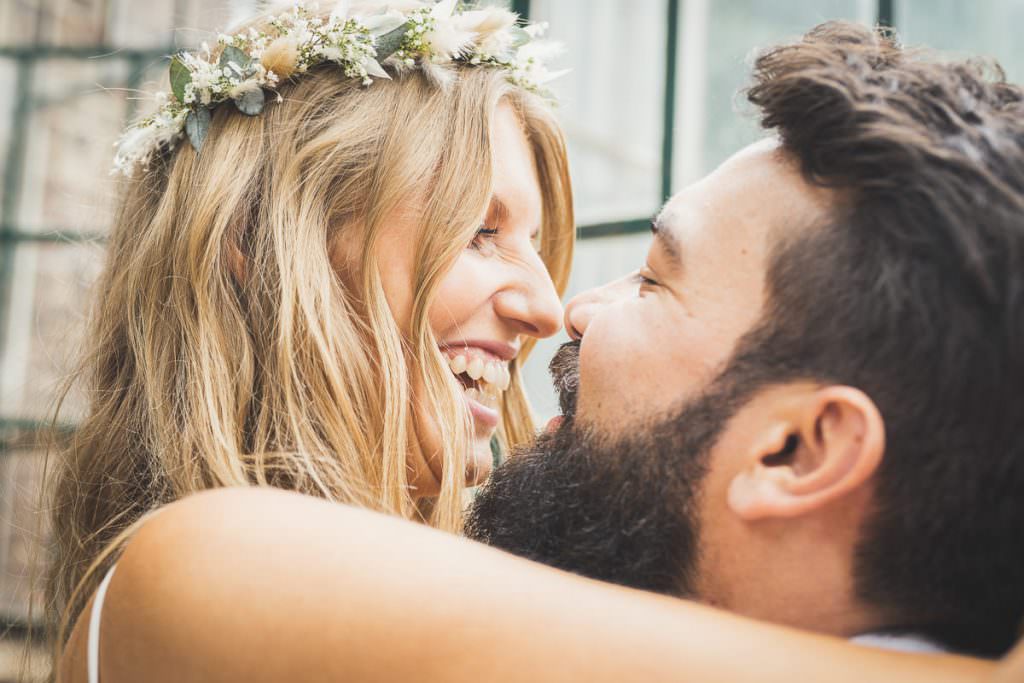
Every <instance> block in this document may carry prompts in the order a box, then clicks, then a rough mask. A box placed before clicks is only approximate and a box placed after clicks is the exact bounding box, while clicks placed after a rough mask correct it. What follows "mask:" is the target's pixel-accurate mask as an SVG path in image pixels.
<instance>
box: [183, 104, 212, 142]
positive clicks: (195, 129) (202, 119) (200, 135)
mask: <svg viewBox="0 0 1024 683" xmlns="http://www.w3.org/2000/svg"><path fill="white" fill-rule="evenodd" d="M209 130H210V110H209V109H207V108H206V107H199V109H196V110H194V111H190V112H189V113H188V116H186V117H185V132H186V133H188V139H189V142H191V143H192V147H193V148H194V149H195V150H196V152H199V150H200V149H201V148H202V146H203V140H205V139H206V133H207V131H209Z"/></svg>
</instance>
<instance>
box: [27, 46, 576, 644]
mask: <svg viewBox="0 0 1024 683" xmlns="http://www.w3.org/2000/svg"><path fill="white" fill-rule="evenodd" d="M439 69H440V67H436V66H431V65H426V66H424V67H423V68H414V69H402V70H399V71H396V70H394V69H392V71H393V76H394V80H392V81H382V80H378V81H376V82H375V83H374V84H373V86H372V87H369V88H363V87H361V86H360V85H359V83H358V82H356V81H353V80H351V79H347V78H345V77H344V76H343V75H342V74H341V72H340V70H338V69H336V68H332V67H331V66H322V67H318V68H316V69H313V70H311V71H310V72H309V73H307V74H304V75H303V76H302V77H301V78H299V79H297V80H296V81H295V82H293V83H289V84H287V85H285V86H283V87H282V88H281V89H280V92H281V94H282V95H283V96H284V101H283V102H281V103H279V104H277V103H275V104H270V105H268V107H267V110H266V111H265V112H264V113H263V114H262V115H260V116H256V117H251V118H250V117H246V116H242V115H240V114H238V113H237V112H235V111H233V110H232V108H231V107H219V108H218V109H216V110H215V111H214V113H213V122H212V126H211V129H210V134H209V137H208V138H207V139H206V141H205V143H204V146H203V150H202V153H201V154H196V153H195V152H194V151H193V150H192V149H191V147H190V146H189V145H188V144H187V143H183V144H179V145H178V146H177V149H176V150H174V151H171V152H168V153H164V154H163V156H162V157H160V158H158V159H157V160H156V161H155V162H152V163H151V165H150V168H149V170H148V171H147V172H146V173H145V174H144V175H143V176H142V177H139V178H136V179H134V180H132V181H126V186H125V188H124V197H123V201H122V203H121V205H120V209H119V212H118V213H117V216H116V222H115V225H114V228H113V231H112V234H111V238H110V242H109V249H108V261H107V264H106V268H105V270H104V272H103V273H102V275H101V277H100V279H99V281H98V283H97V285H96V287H97V294H98V296H97V299H96V304H95V309H94V311H93V313H92V316H91V326H90V329H89V333H88V334H87V340H88V341H87V343H88V348H87V349H85V360H84V362H83V364H82V369H81V371H80V378H79V379H80V380H81V381H82V382H83V383H84V385H85V386H86V387H87V390H88V396H89V407H88V412H87V415H86V416H85V419H84V421H82V422H81V424H80V425H79V427H78V428H77V429H76V431H75V432H74V434H73V436H72V438H71V443H70V445H69V446H68V447H67V448H66V449H64V450H63V451H62V453H61V457H60V458H59V459H58V461H57V462H56V470H55V472H54V473H53V476H52V478H51V479H50V482H51V485H50V487H49V501H50V505H51V510H52V513H51V525H52V530H53V534H54V541H55V549H54V550H55V561H54V563H53V565H52V568H51V570H50V571H49V573H48V576H47V590H46V593H47V609H48V615H47V616H48V619H47V621H48V623H49V624H51V627H52V628H54V629H55V630H54V632H52V633H51V636H53V643H54V657H55V658H56V657H59V656H60V649H61V648H62V646H63V643H64V642H65V639H66V635H67V632H68V626H69V625H70V624H71V623H73V621H74V620H75V619H76V618H77V616H78V615H79V614H80V612H81V610H82V609H83V607H84V605H85V604H86V603H87V601H88V599H89V596H91V594H92V593H93V591H94V590H95V588H96V586H97V585H98V583H99V580H100V578H101V575H102V570H104V569H105V568H106V567H107V566H109V564H110V562H111V561H112V559H113V557H115V556H116V555H117V554H118V552H119V550H120V548H121V546H122V545H123V543H124V541H125V540H127V538H128V537H129V536H130V534H131V533H132V532H133V531H134V530H135V529H136V528H137V527H138V526H139V525H140V524H141V523H142V521H144V520H145V519H146V518H147V517H148V516H149V515H151V514H153V513H154V511H157V510H159V509H160V508H161V506H163V505H165V504H167V503H169V502H172V501H174V500H177V499H179V498H182V497H183V496H187V495H189V494H190V493H193V492H196V491H200V490H203V489H209V488H214V487H225V486H276V487H281V488H286V489H289V490H294V491H299V492H302V493H306V494H309V495H314V496H318V497H321V498H325V499H328V500H332V501H338V502H344V503H349V504H354V505H359V506H363V507H367V508H371V509H374V510H379V511H383V512H387V513H391V514H395V515H399V516H401V517H405V518H411V519H423V520H425V521H428V522H430V523H431V524H433V525H435V526H437V527H439V528H442V529H447V530H449V531H458V530H459V529H460V527H461V510H462V493H463V490H464V487H465V468H466V464H465V463H466V451H467V449H468V442H469V433H468V427H469V424H470V422H469V419H470V418H469V416H468V415H467V411H466V408H465V405H464V401H463V400H462V398H461V391H460V389H459V388H458V387H457V386H456V382H455V381H454V380H453V377H452V374H451V372H450V371H449V369H448V366H447V363H446V361H445V359H444V358H443V357H442V355H441V353H440V350H439V348H438V343H437V340H436V339H435V338H434V336H433V334H432V332H431V330H430V326H429V324H428V318H427V313H428V310H429V308H430V305H431V302H432V301H433V299H434V295H435V292H436V291H437V288H438V285H439V283H440V281H441V280H442V278H443V277H444V275H445V274H446V272H447V271H448V269H449V268H450V267H451V265H452V264H453V262H454V260H455V259H456V258H457V256H458V254H459V253H460V252H461V251H462V250H463V249H464V248H465V245H467V244H468V243H469V242H470V240H471V239H472V237H473V235H474V234H475V232H476V230H477V228H478V226H479V224H480V222H481V220H482V219H483V216H484V215H485V213H486V210H487V206H488V204H489V201H490V194H491V189H492V179H491V175H492V170H491V148H490V129H491V125H492V121H493V117H494V113H495V110H496V108H497V106H498V104H499V103H500V102H507V103H509V104H511V105H512V107H513V109H514V110H515V112H516V113H517V114H518V117H519V119H520V121H521V124H522V126H523V129H524V131H525V133H526V137H527V139H528V141H529V143H530V145H531V147H532V151H533V154H534V157H535V163H536V169H537V172H538V178H539V181H540V189H541V194H542V199H543V222H542V226H541V246H540V250H541V256H542V258H543V259H544V261H545V263H546V265H547V267H548V270H549V273H550V275H551V277H552V279H553V280H554V282H555V285H556V288H557V289H558V291H559V293H560V294H561V293H562V292H563V291H564V288H565V285H566V280H567V277H568V270H569V264H570V261H571V257H572V245H573V215H572V202H571V188H570V181H569V176H568V169H567V160H566V154H565V147H564V142H563V138H562V135H561V132H560V129H559V127H558V125H557V123H556V122H555V120H554V118H553V116H552V113H551V112H550V110H549V108H548V107H547V105H546V103H544V102H542V101H541V100H539V99H538V98H537V97H536V96H534V95H532V94H530V93H528V92H525V91H523V90H522V89H520V88H517V87H515V86H512V85H510V84H508V83H507V82H506V81H505V79H504V76H503V75H502V74H501V73H500V72H498V71H496V70H492V69H488V68H481V67H467V66H460V67H451V68H448V69H446V70H445V71H443V72H442V71H439ZM423 190H426V192H423ZM417 193H422V194H423V196H424V197H426V199H425V205H424V206H423V210H422V215H421V220H420V230H421V234H420V235H419V239H418V240H417V247H416V254H415V264H416V265H415V268H414V273H413V274H412V287H413V291H414V300H413V306H412V313H411V319H410V320H409V321H396V320H395V319H394V317H393V316H392V314H391V311H390V309H389V307H388V305H387V301H386V299H385V296H384V290H383V288H382V285H381V277H380V274H379V272H378V268H377V259H378V258H381V255H380V254H378V253H377V250H376V243H377V238H378V236H379V234H380V232H381V230H382V228H383V227H384V222H385V218H386V217H387V216H389V214H391V212H392V211H393V210H394V209H395V208H396V207H397V206H399V204H400V203H402V202H403V201H405V200H407V199H408V198H409V197H410V195H413V194H417ZM336 240H345V241H346V244H347V245H355V246H356V248H355V249H353V250H352V253H354V254H356V255H357V258H356V261H357V263H355V264H354V267H353V269H352V272H351V273H345V275H344V276H341V275H339V273H338V272H337V271H336V270H335V268H334V267H332V263H331V261H330V258H329V253H330V248H331V245H333V244H335V243H336ZM239 256H240V257H241V258H238V257H239ZM384 257H385V258H386V256H384ZM233 261H234V262H235V263H237V262H241V263H242V264H243V267H241V268H239V267H235V266H233ZM532 346H533V344H532V343H527V344H524V348H523V352H522V353H521V354H520V356H519V358H518V359H517V360H516V361H514V362H513V363H512V366H511V371H512V378H513V379H512V383H511V386H510V387H509V389H508V390H507V391H506V392H504V397H503V399H502V400H503V406H502V415H503V423H502V425H501V428H500V429H499V438H500V439H501V441H502V442H503V443H504V445H505V446H506V447H508V446H514V445H516V444H519V443H521V442H523V441H525V440H526V439H528V438H530V437H531V436H532V434H533V432H534V428H533V424H532V420H531V418H530V410H529V406H528V404H527V401H526V397H525V395H524V393H523V389H522V383H521V378H520V375H519V365H520V363H521V362H522V361H523V360H524V359H525V358H526V355H527V353H528V351H529V350H530V349H531V348H532ZM414 382H418V383H419V384H422V386H423V387H424V388H425V391H424V395H423V396H420V397H419V399H420V400H421V401H422V402H424V403H425V404H426V407H427V408H428V409H429V413H430V414H431V415H432V416H435V417H436V419H437V422H438V425H439V428H440V432H441V436H442V443H443V444H444V446H443V451H442V452H441V453H440V454H439V455H440V457H441V459H442V462H443V477H442V481H441V488H440V494H439V495H438V496H437V498H436V499H434V500H433V501H431V505H430V506H429V508H430V511H429V512H428V513H422V512H420V511H418V509H417V505H416V503H415V501H414V500H413V497H412V496H411V495H410V492H409V482H408V481H407V462H406V459H407V455H408V453H409V450H410V446H411V444H413V443H414V439H415V433H414V432H415V422H414V420H413V413H414V408H413V407H412V406H413V396H412V393H411V389H410V387H411V386H412V385H413V383H414ZM58 410H59V409H58ZM56 661H57V660H56V659H55V660H54V662H56Z"/></svg>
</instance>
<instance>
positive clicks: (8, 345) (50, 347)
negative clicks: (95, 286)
mask: <svg viewBox="0 0 1024 683" xmlns="http://www.w3.org/2000/svg"><path fill="white" fill-rule="evenodd" d="M102 257H103V252H102V249H101V247H99V246H97V245H95V244H88V243H83V244H60V243H23V244H19V245H17V246H16V247H15V248H14V253H13V272H12V283H11V286H10V291H9V292H8V296H7V300H6V301H4V302H0V305H3V306H6V310H5V314H6V319H5V322H6V329H5V330H4V335H5V337H4V340H3V342H4V343H3V350H4V353H3V356H2V357H0V419H5V418H7V419H25V420H44V419H46V418H47V417H49V415H50V410H51V409H52V406H53V401H54V399H55V397H56V392H57V389H58V388H59V387H60V385H61V384H62V382H63V380H64V379H65V378H66V377H67V376H68V374H69V372H70V370H71V368H72V365H73V363H74V362H75V361H76V360H77V357H76V356H75V354H76V353H77V352H78V351H79V350H80V342H81V333H82V326H83V324H84V322H85V316H86V313H87V311H88V307H89V296H90V294H91V291H90V286H91V284H92V282H93V281H94V280H95V278H96V275H97V274H98V272H99V268H100V266H101V261H102ZM83 406H84V400H83V397H82V394H81V393H80V392H78V391H76V392H73V393H71V394H70V395H69V396H68V398H67V400H66V401H65V407H64V410H62V413H61V414H62V421H64V422H74V421H75V420H77V418H78V417H79V416H80V415H81V413H82V410H83Z"/></svg>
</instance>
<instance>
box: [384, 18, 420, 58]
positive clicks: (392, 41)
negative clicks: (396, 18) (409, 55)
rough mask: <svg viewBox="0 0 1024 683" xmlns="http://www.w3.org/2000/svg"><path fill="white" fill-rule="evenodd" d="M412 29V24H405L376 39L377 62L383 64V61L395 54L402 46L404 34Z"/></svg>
mask: <svg viewBox="0 0 1024 683" xmlns="http://www.w3.org/2000/svg"><path fill="white" fill-rule="evenodd" d="M410 28H412V22H408V21H407V22H405V23H404V24H402V25H401V26H399V27H398V28H396V29H394V30H391V31H388V32H387V33H385V34H384V35H382V36H381V37H379V38H377V42H376V44H375V45H376V48H377V61H378V62H383V61H384V60H385V59H387V58H388V57H390V56H391V55H393V54H395V51H396V50H398V48H400V47H401V46H402V39H403V38H405V34H406V33H407V32H408V31H409V29H410Z"/></svg>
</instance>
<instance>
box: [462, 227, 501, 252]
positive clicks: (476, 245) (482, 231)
mask: <svg viewBox="0 0 1024 683" xmlns="http://www.w3.org/2000/svg"><path fill="white" fill-rule="evenodd" d="M497 235H498V229H497V228H488V227H485V226H483V225H481V226H480V228H479V229H478V230H477V231H476V234H475V235H473V241H472V242H470V243H469V247H470V249H480V248H482V247H484V246H485V245H486V244H487V242H488V241H490V240H492V239H494V238H495V237H496V236H497Z"/></svg>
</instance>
